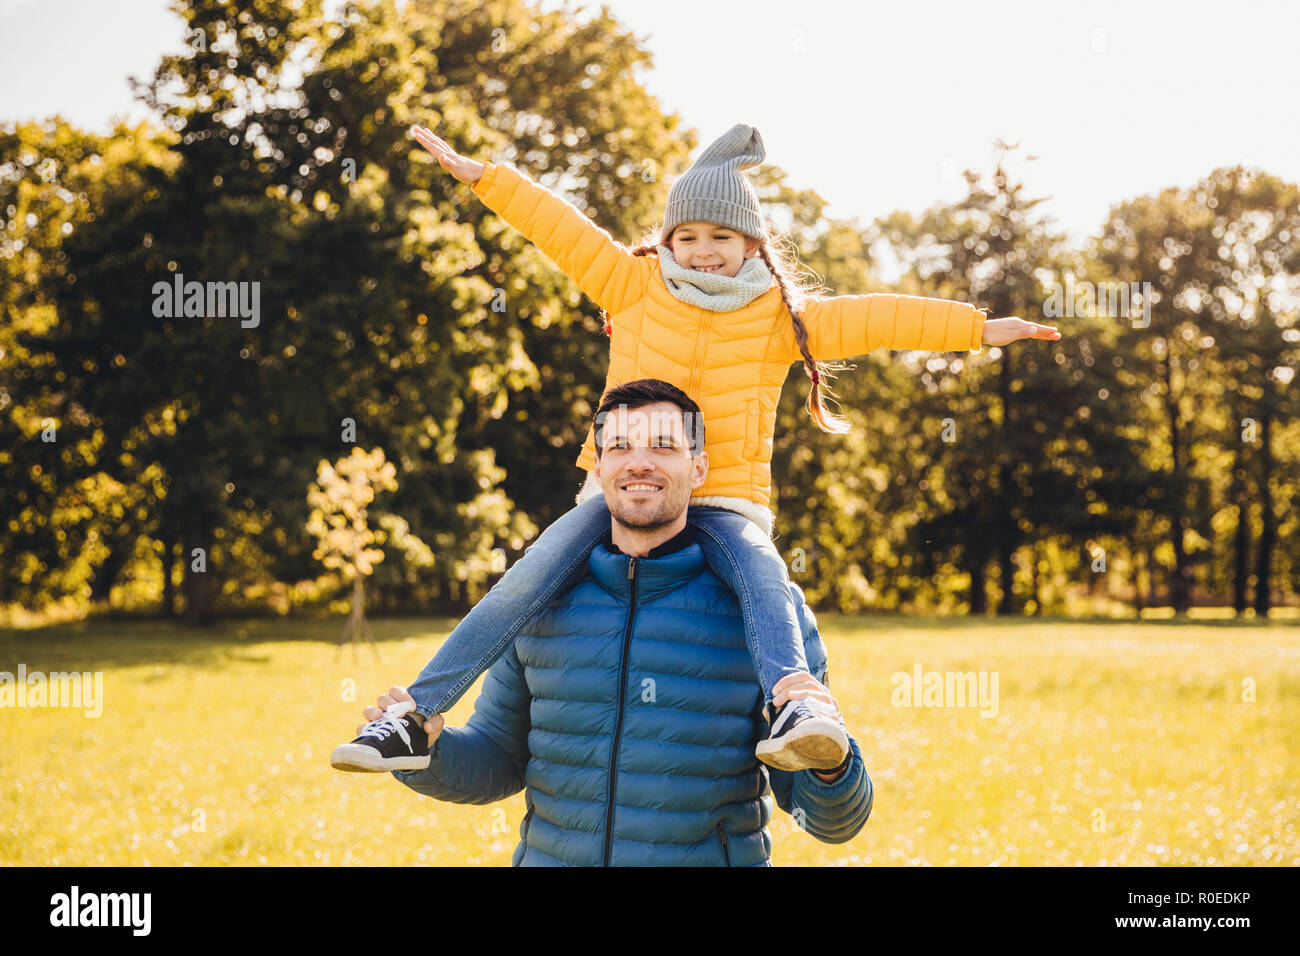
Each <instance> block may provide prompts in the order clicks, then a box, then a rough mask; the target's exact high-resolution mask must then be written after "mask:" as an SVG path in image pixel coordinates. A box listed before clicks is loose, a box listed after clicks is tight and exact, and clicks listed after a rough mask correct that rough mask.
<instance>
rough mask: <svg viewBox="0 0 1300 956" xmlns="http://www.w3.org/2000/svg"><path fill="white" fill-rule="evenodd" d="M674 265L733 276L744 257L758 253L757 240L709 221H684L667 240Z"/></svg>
mask: <svg viewBox="0 0 1300 956" xmlns="http://www.w3.org/2000/svg"><path fill="white" fill-rule="evenodd" d="M667 245H668V248H669V249H671V250H672V251H673V258H674V259H676V260H677V264H678V265H680V266H682V267H684V268H686V269H696V270H698V271H700V272H717V273H721V274H722V275H725V276H732V277H734V276H735V275H736V274H737V273H738V272H740V267H741V266H743V265H744V264H745V260H746V259H748V258H750V257H752V256H755V255H757V254H758V245H759V243H758V240H757V239H751V238H749V237H748V236H746V235H744V234H743V233H740V232H737V231H736V230H735V229H729V228H727V227H726V226H718V225H714V224H713V223H710V222H687V223H683V224H682V225H680V226H678V227H677V228H676V229H674V230H673V234H672V236H670V237H669V240H668V243H667Z"/></svg>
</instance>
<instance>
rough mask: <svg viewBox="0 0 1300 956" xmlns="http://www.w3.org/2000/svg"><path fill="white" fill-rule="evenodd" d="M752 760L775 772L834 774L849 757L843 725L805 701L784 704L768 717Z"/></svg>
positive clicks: (847, 736) (827, 712) (821, 706)
mask: <svg viewBox="0 0 1300 956" xmlns="http://www.w3.org/2000/svg"><path fill="white" fill-rule="evenodd" d="M754 753H755V756H757V757H758V759H759V760H761V761H763V763H765V764H767V765H768V766H769V767H775V768H776V769H777V770H834V769H835V768H836V767H838V766H839V765H840V764H842V763H844V758H845V757H847V756H848V755H849V735H848V733H846V732H845V730H844V723H843V721H842V720H840V719H838V718H837V717H836V716H835V714H834V713H833V712H831V711H830V710H829V708H825V707H824V705H821V704H819V703H816V702H814V701H808V700H787V701H786V702H785V703H784V704H782V705H781V709H780V710H778V711H777V712H776V713H775V714H774V715H773V716H772V726H771V730H770V732H769V733H768V736H767V738H766V739H765V740H760V741H759V742H758V746H757V747H756V748H754Z"/></svg>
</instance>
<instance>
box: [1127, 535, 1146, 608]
mask: <svg viewBox="0 0 1300 956" xmlns="http://www.w3.org/2000/svg"><path fill="white" fill-rule="evenodd" d="M1129 553H1130V555H1131V556H1132V566H1133V607H1134V610H1136V611H1137V616H1138V617H1139V618H1140V617H1141V616H1142V612H1143V611H1144V610H1145V609H1146V606H1147V597H1146V592H1144V591H1143V590H1142V572H1143V570H1145V569H1146V552H1144V551H1143V550H1142V549H1141V548H1131V549H1130V551H1129ZM1139 558H1141V559H1142V563H1141V564H1138V559H1139Z"/></svg>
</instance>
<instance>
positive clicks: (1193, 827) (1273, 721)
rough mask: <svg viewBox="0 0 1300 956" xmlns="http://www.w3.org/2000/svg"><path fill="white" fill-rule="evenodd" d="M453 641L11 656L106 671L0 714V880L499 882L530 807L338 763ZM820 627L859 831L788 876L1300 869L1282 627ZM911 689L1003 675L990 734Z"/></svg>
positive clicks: (55, 634) (865, 622)
mask: <svg viewBox="0 0 1300 956" xmlns="http://www.w3.org/2000/svg"><path fill="white" fill-rule="evenodd" d="M451 623H452V622H451V621H448V620H444V619H439V620H428V619H425V620H385V621H379V622H375V623H374V625H373V628H374V630H375V632H376V636H377V637H378V639H379V647H380V649H381V653H382V655H383V661H382V663H377V662H376V661H375V660H374V659H373V656H372V655H370V654H369V651H368V650H366V651H364V652H363V653H362V654H361V656H359V657H357V658H356V659H354V658H353V656H352V654H351V653H349V652H344V653H342V654H338V653H336V651H335V647H334V646H333V644H332V643H331V641H332V640H333V639H334V637H335V635H336V633H337V630H338V624H337V623H335V622H331V623H329V624H322V623H312V622H291V623H273V622H268V621H258V622H247V623H227V624H223V625H221V626H219V627H218V628H217V629H216V630H213V631H194V630H189V629H186V628H184V627H179V626H173V625H164V624H148V623H144V624H141V623H126V622H116V623H107V622H98V623H93V624H90V625H76V624H73V625H61V626H58V627H53V628H47V629H44V630H41V631H29V632H13V631H9V632H2V633H0V670H2V671H9V672H11V673H13V672H16V670H17V665H18V664H19V663H22V664H25V666H26V668H27V670H28V672H29V673H30V672H34V671H40V672H43V673H50V672H55V671H65V672H66V671H71V670H78V671H102V672H103V675H104V677H103V679H104V690H103V695H104V700H103V714H102V716H100V717H98V718H90V717H86V716H85V715H84V714H83V713H82V712H81V711H77V710H71V709H54V708H43V709H32V708H28V709H19V708H0V731H2V733H3V741H4V743H3V747H2V748H0V781H3V783H2V784H0V786H2V787H3V799H2V800H0V864H9V865H13V864H19V865H50V864H74V865H180V864H194V865H204V866H212V865H223V864H236V865H250V864H251V865H257V864H279V865H283V864H326V865H341V864H365V865H385V864H421V863H424V864H438V865H443V864H450V865H492V866H502V865H509V862H510V857H511V853H512V852H513V850H514V847H515V844H516V841H517V838H518V837H517V833H518V825H519V822H520V820H521V818H522V816H523V797H522V795H518V796H515V797H512V798H511V799H509V800H505V801H502V802H500V803H497V804H494V805H489V806H458V805H454V804H449V803H440V802H437V801H434V800H430V799H428V798H425V797H422V796H419V795H418V794H415V793H414V792H412V791H410V790H407V789H406V788H405V787H403V786H401V785H400V784H398V783H397V782H396V781H395V780H394V779H392V778H391V777H390V776H388V775H379V774H376V775H370V774H344V773H339V772H336V771H334V770H332V769H330V767H329V765H328V756H329V752H330V750H331V749H332V748H333V747H334V746H335V745H336V744H337V743H340V742H342V741H345V740H347V739H349V738H351V736H352V735H353V731H354V729H355V727H356V725H357V724H358V723H359V722H360V707H361V706H362V705H363V703H365V702H367V701H369V700H371V699H373V698H374V696H375V695H376V694H377V693H378V692H379V691H381V690H383V689H386V688H387V687H388V686H389V685H390V684H392V683H394V682H399V683H400V682H406V681H409V680H411V679H413V678H414V676H415V674H417V673H418V672H419V669H420V668H421V667H422V666H423V664H424V663H425V661H426V660H427V659H428V658H429V657H430V655H431V654H432V653H433V651H434V650H435V649H436V648H437V645H438V643H439V641H440V640H441V639H442V638H443V637H445V636H446V634H447V633H448V631H449V629H450V625H451ZM821 624H822V631H823V636H824V638H825V640H826V642H827V645H828V647H829V650H830V656H831V671H830V674H831V689H832V691H833V692H834V693H835V694H836V695H837V697H838V699H839V701H840V706H841V709H842V710H843V712H844V714H845V718H846V720H847V722H848V725H849V728H850V730H851V732H852V733H853V734H854V735H855V736H856V737H857V739H858V741H859V743H860V744H861V746H862V750H863V753H864V754H865V755H866V758H867V765H868V769H869V771H870V773H871V776H872V779H873V781H874V783H875V787H876V798H875V809H874V810H873V812H872V816H871V819H870V820H869V821H868V823H867V826H866V827H865V829H864V830H863V831H862V833H860V834H859V835H858V836H857V837H856V838H854V839H853V840H852V841H850V842H849V843H847V844H843V845H838V846H832V845H827V844H822V843H818V842H817V841H816V840H814V839H813V838H812V837H811V836H809V835H807V834H806V833H804V832H802V831H801V830H799V829H798V828H797V827H796V826H795V825H794V823H793V820H792V819H791V818H790V817H788V816H786V815H785V814H784V813H781V812H780V811H778V812H777V815H776V819H775V820H774V822H773V824H772V829H771V832H772V837H773V841H774V843H775V849H774V852H773V862H774V863H775V864H777V865H782V864H785V865H865V864H920V865H926V864H929V865H954V864H956V865H988V864H1000V865H1042V864H1051V865H1059V864H1067V865H1069V864H1083V865H1088V866H1094V865H1110V866H1114V865H1149V864H1229V865H1240V864H1263V865H1278V864H1282V865H1288V864H1290V865H1293V864H1295V863H1296V862H1297V860H1298V859H1300V853H1298V851H1300V832H1297V831H1298V830H1300V784H1298V783H1297V781H1300V628H1298V627H1296V626H1295V625H1294V624H1280V623H1272V624H1261V625H1246V626H1240V625H1234V624H1232V623H1231V622H1222V621H1219V622H1215V621H1200V622H1191V623H1187V622H1178V623H1175V622H1150V621H1147V622H1142V623H1120V622H1097V623H1078V622H1073V621H1041V622H1031V621H1022V620H1013V621H1002V620H981V621H969V620H963V619H918V618H903V617H836V616H833V615H823V616H822V618H821ZM918 667H919V668H920V669H921V670H922V671H923V672H925V673H929V672H938V673H940V674H943V673H946V672H953V673H956V672H974V673H977V674H978V673H979V672H983V673H984V675H985V677H986V679H987V678H991V677H993V676H994V675H996V677H997V690H998V696H997V714H996V716H981V713H980V709H979V708H978V707H969V706H968V707H961V708H959V707H927V706H896V704H897V703H900V702H901V701H899V699H898V697H897V694H898V693H899V692H898V691H897V690H896V688H895V684H896V683H897V682H896V681H895V675H896V674H899V673H906V674H908V675H912V674H913V673H914V672H915V671H916V669H917V668H918ZM352 686H355V695H356V697H355V700H350V699H348V697H349V692H348V689H349V687H352ZM989 686H990V687H991V685H989ZM475 696H477V688H475V689H474V690H473V691H471V692H470V693H469V694H467V695H466V697H465V698H463V699H462V701H461V702H460V704H459V705H458V706H457V707H456V708H455V709H454V710H453V711H452V713H451V714H450V715H449V724H450V725H451V726H457V725H459V724H461V723H463V722H464V721H465V719H466V718H467V717H468V715H469V713H470V712H471V710H472V706H473V699H474V697H475ZM922 702H923V701H922ZM931 702H932V703H935V702H937V703H944V701H942V700H939V701H931ZM948 703H952V701H948Z"/></svg>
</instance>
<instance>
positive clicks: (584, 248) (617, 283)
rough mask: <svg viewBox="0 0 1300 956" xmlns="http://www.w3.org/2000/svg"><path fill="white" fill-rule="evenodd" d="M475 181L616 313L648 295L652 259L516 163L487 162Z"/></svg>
mask: <svg viewBox="0 0 1300 956" xmlns="http://www.w3.org/2000/svg"><path fill="white" fill-rule="evenodd" d="M485 165H486V167H487V168H486V170H485V171H484V173H483V175H482V176H480V177H479V180H478V182H476V183H475V184H474V192H475V193H476V194H477V195H478V197H479V198H480V199H482V200H483V203H484V205H486V206H487V207H488V208H489V209H491V210H492V211H493V212H495V213H496V214H497V215H499V216H500V217H501V218H502V219H504V220H505V221H506V222H508V223H510V225H512V226H514V227H515V228H516V229H518V230H519V231H520V232H522V233H523V234H524V236H525V237H527V239H528V241H529V242H531V243H533V244H534V245H535V246H537V248H539V249H541V250H542V252H543V253H544V254H545V255H546V257H547V258H548V259H550V260H551V261H552V262H553V263H555V264H556V266H558V267H559V268H560V269H561V270H562V271H563V272H564V274H565V275H567V276H568V277H569V278H570V279H572V280H573V281H574V282H575V283H577V285H578V288H580V289H581V290H582V292H583V294H584V295H586V296H587V298H589V299H591V301H593V302H595V303H596V304H597V305H598V306H600V307H601V308H602V309H605V310H607V311H608V312H609V313H610V314H611V315H613V314H615V313H618V312H622V311H623V310H624V309H626V308H627V307H628V306H630V305H631V304H632V303H634V302H635V301H636V300H637V299H639V298H641V296H643V295H645V290H646V284H647V282H648V281H649V276H650V270H651V265H650V263H649V262H648V261H647V260H646V258H645V257H644V256H634V255H632V253H631V251H630V250H629V249H628V248H627V247H626V246H624V245H622V244H620V243H618V242H616V241H615V240H614V239H613V237H612V236H610V234H609V233H608V232H606V231H605V230H604V229H601V228H600V227H599V226H597V225H596V224H595V223H594V222H592V221H591V220H590V219H588V218H587V217H586V216H584V215H583V214H582V213H581V212H579V211H578V209H577V208H576V207H575V206H573V205H572V204H571V203H569V202H567V201H565V200H564V199H562V198H561V197H559V196H557V195H555V193H553V192H551V191H550V190H549V189H547V188H546V187H545V186H543V185H541V184H540V183H536V182H533V181H532V180H531V179H529V178H528V177H527V176H525V175H524V174H523V173H521V172H520V171H519V170H517V169H515V168H514V167H513V166H507V165H503V164H499V163H486V164H485Z"/></svg>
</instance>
